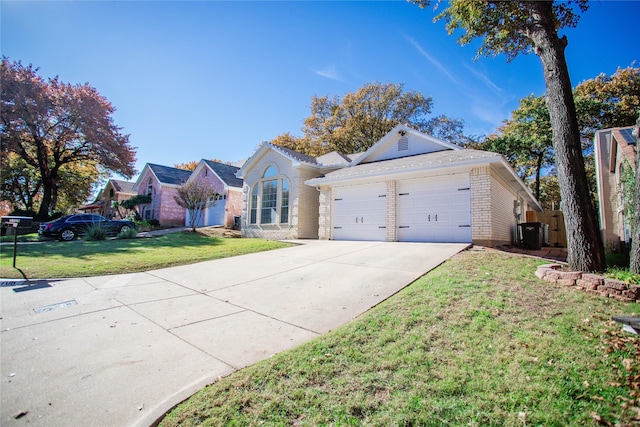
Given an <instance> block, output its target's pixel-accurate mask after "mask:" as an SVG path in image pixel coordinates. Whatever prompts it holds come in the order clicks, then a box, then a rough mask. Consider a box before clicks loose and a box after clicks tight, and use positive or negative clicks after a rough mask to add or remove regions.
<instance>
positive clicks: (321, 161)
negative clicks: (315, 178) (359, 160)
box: [236, 142, 351, 177]
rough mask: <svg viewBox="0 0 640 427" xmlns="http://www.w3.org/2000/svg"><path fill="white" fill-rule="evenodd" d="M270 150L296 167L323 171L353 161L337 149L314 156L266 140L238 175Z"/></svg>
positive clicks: (241, 175)
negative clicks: (336, 150)
mask: <svg viewBox="0 0 640 427" xmlns="http://www.w3.org/2000/svg"><path fill="white" fill-rule="evenodd" d="M268 151H273V152H275V153H278V154H279V155H281V156H282V157H284V158H285V159H288V160H289V161H290V162H291V164H292V165H293V166H294V167H297V166H303V165H304V166H308V167H312V168H316V169H319V170H322V171H326V170H335V169H337V168H340V167H346V166H348V165H349V163H350V162H351V157H350V156H347V155H344V154H341V153H338V152H335V151H333V152H331V153H328V154H325V155H323V156H319V157H312V156H307V155H306V154H302V153H299V152H297V151H294V150H291V149H290V148H286V147H281V146H279V145H273V144H271V143H269V142H265V143H264V144H262V145H261V146H260V147H259V148H258V149H257V150H256V151H255V153H253V155H252V156H251V157H249V158H248V159H247V161H246V162H245V163H244V165H242V167H241V168H240V169H239V170H238V172H237V173H236V176H238V177H243V176H244V175H245V174H246V171H247V170H250V169H252V168H253V167H254V166H255V165H256V164H257V163H258V162H259V160H260V159H261V158H262V157H263V156H264V155H265V154H266V153H267V152H268Z"/></svg>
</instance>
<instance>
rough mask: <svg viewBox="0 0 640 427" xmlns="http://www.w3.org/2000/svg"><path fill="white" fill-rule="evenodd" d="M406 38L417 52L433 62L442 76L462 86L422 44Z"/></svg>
mask: <svg viewBox="0 0 640 427" xmlns="http://www.w3.org/2000/svg"><path fill="white" fill-rule="evenodd" d="M405 38H406V39H407V41H408V42H409V43H411V45H412V46H413V47H414V48H416V50H417V51H418V52H420V54H421V55H422V56H423V57H425V58H426V60H427V61H429V62H431V63H432V64H433V65H434V66H435V67H436V68H437V69H438V70H440V72H441V73H442V74H444V75H445V76H446V77H447V78H448V79H449V80H451V81H452V82H453V83H454V84H456V85H457V86H460V85H461V84H462V82H460V80H458V79H457V78H455V77H454V76H453V74H451V73H450V72H449V70H447V69H446V68H445V66H444V65H442V64H441V63H440V61H438V60H437V59H435V58H434V57H433V56H431V55H430V54H429V53H428V52H427V51H426V50H424V48H423V47H422V46H420V43H418V42H417V41H416V40H415V39H414V38H413V37H408V36H405Z"/></svg>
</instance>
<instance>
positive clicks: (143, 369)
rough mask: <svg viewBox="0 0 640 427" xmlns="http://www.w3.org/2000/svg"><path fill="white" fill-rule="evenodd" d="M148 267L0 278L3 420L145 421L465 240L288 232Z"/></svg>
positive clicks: (341, 319)
mask: <svg viewBox="0 0 640 427" xmlns="http://www.w3.org/2000/svg"><path fill="white" fill-rule="evenodd" d="M295 243H297V244H298V245H297V246H294V247H290V248H285V249H278V250H274V251H268V252H261V253H256V254H250V255H243V256H237V257H232V258H225V259H220V260H215V261H207V262H201V263H197V264H191V265H186V266H180V267H173V268H166V269H161V270H153V271H148V272H144V273H133V274H121V275H112V276H101V277H87V278H72V279H62V280H60V279H55V280H42V281H32V282H30V283H29V284H27V283H25V282H23V281H16V280H6V279H0V281H1V282H2V286H1V287H0V298H1V304H0V307H1V311H0V331H1V335H0V345H1V349H0V355H1V363H0V368H1V369H0V373H1V383H0V387H1V388H0V397H1V401H0V403H1V406H0V425H2V426H6V427H13V426H27V425H29V426H48V427H58V426H64V427H68V426H88V427H93V426H96V427H102V426H144V427H146V426H149V425H152V424H153V423H154V422H155V421H156V420H158V419H159V418H160V417H162V415H163V414H164V413H165V412H166V411H167V410H169V409H170V408H171V407H173V406H174V405H175V404H177V403H179V402H181V401H182V400H184V399H186V398H187V397H189V396H190V395H192V394H193V393H195V392H196V391H198V390H199V389H201V388H202V387H204V386H205V385H207V384H210V383H212V382H214V381H216V379H218V378H220V377H224V376H227V375H229V374H231V373H233V372H234V371H236V370H238V369H240V368H243V367H245V366H248V365H251V364H254V363H256V362H258V361H260V360H264V359H266V358H269V357H270V356H272V355H273V354H276V353H278V352H281V351H284V350H287V349H289V348H292V347H294V346H297V345H299V344H302V343H304V342H307V341H309V340H312V339H314V338H316V337H318V336H320V335H322V334H324V333H326V332H328V331H330V330H333V329H336V328H338V327H339V326H340V325H343V324H345V323H347V322H349V321H351V320H352V319H354V318H355V317H357V316H359V315H360V314H362V313H364V312H365V311H367V310H368V309H369V308H371V307H373V306H375V305H377V304H378V303H380V302H381V301H383V300H385V299H387V298H388V297H390V296H392V295H393V294H395V293H396V292H398V291H399V290H401V289H402V288H404V287H405V286H407V285H408V284H410V283H411V282H413V281H414V280H415V279H417V278H418V277H420V276H422V275H423V274H425V273H427V272H428V271H430V270H431V269H433V268H434V267H436V266H437V265H439V264H441V263H442V262H443V261H445V260H446V259H447V258H449V257H451V256H453V255H455V254H456V253H458V252H460V251H462V250H463V249H465V248H466V246H467V245H465V244H430V243H392V242H344V241H317V240H302V241H295Z"/></svg>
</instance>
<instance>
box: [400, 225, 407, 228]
mask: <svg viewBox="0 0 640 427" xmlns="http://www.w3.org/2000/svg"><path fill="white" fill-rule="evenodd" d="M398 228H409V226H408V225H401V226H400V227H398Z"/></svg>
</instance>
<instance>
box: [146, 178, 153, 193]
mask: <svg viewBox="0 0 640 427" xmlns="http://www.w3.org/2000/svg"><path fill="white" fill-rule="evenodd" d="M152 195H153V180H152V179H151V178H149V182H147V196H152Z"/></svg>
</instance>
